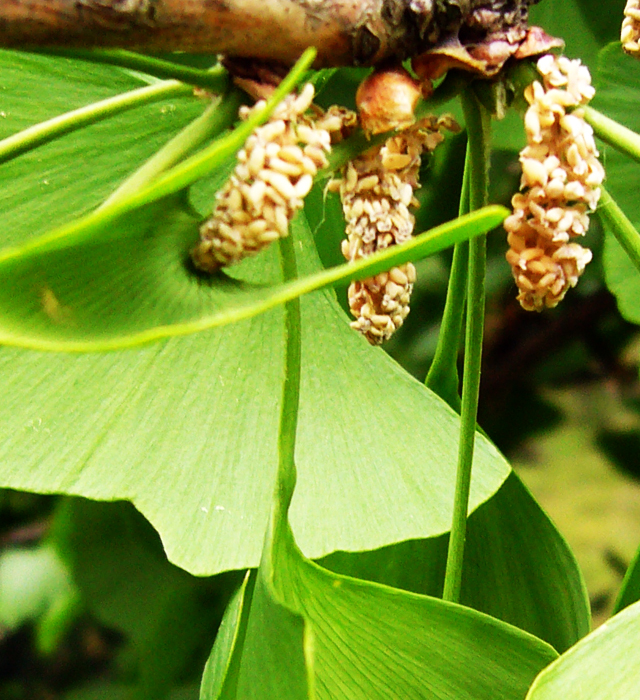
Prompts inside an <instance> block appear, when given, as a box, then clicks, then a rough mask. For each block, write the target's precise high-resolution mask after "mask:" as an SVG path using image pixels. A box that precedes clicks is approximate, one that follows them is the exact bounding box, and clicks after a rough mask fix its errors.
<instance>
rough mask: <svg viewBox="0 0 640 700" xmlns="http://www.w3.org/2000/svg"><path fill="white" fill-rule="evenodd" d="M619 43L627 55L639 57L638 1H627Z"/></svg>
mask: <svg viewBox="0 0 640 700" xmlns="http://www.w3.org/2000/svg"><path fill="white" fill-rule="evenodd" d="M620 41H621V42H622V48H623V49H624V50H625V51H626V52H627V53H628V54H630V55H632V56H640V0H627V6H626V7H625V8H624V20H623V21H622V29H621V30H620Z"/></svg>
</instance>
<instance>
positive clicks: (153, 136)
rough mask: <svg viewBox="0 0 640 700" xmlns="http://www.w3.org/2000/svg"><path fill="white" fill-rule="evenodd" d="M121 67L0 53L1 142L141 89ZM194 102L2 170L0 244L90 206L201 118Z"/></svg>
mask: <svg viewBox="0 0 640 700" xmlns="http://www.w3.org/2000/svg"><path fill="white" fill-rule="evenodd" d="M142 85H145V83H144V82H143V81H142V80H141V79H140V78H139V77H134V76H132V75H130V74H128V73H127V72H126V71H123V70H122V69H119V68H115V67H111V66H100V65H89V64H87V63H85V62H83V61H73V60H69V59H63V58H55V59H54V58H50V57H46V56H37V55H32V54H25V53H19V52H12V51H0V86H1V88H2V110H1V112H0V138H5V137H7V136H10V135H12V134H15V133H17V132H18V131H21V130H22V129H25V128H27V127H30V126H32V125H34V124H37V123H39V122H41V121H44V120H46V119H50V118H52V117H55V116H58V115H59V114H62V113H64V112H67V111H69V110H70V109H74V108H76V107H81V106H84V105H88V104H91V103H92V102H94V101H96V100H101V99H104V98H107V97H111V96H113V95H116V94H118V93H120V92H124V91H127V90H132V89H135V88H139V87H141V86H142ZM204 106H205V104H204V103H202V102H201V101H200V100H196V99H194V98H193V97H182V98H173V99H171V100H163V101H160V102H157V103H155V104H151V105H146V106H144V107H140V108H138V109H135V110H132V111H129V112H127V113H123V114H119V115H118V116H116V117H112V118H111V119H109V120H107V121H103V122H100V123H98V124H94V125H92V126H88V127H85V128H83V129H81V130H79V131H75V132H73V133H70V134H67V135H66V136H64V137H62V138H59V139H57V140H56V141H53V142H51V143H48V144H46V145H44V146H41V147H40V148H38V149H36V150H33V151H30V152H29V153H26V154H24V155H22V156H20V157H19V158H16V159H15V160H13V161H11V162H9V163H4V164H3V165H2V166H0V211H2V218H1V224H2V227H1V229H0V243H1V244H2V246H3V247H4V246H12V245H17V244H20V243H24V242H25V241H27V240H29V239H31V238H33V237H34V236H36V235H39V234H41V233H42V232H43V231H46V230H47V229H49V228H51V226H52V225H61V224H63V223H64V222H66V221H69V220H70V219H72V218H75V217H77V216H80V215H81V214H83V213H84V212H88V211H90V210H91V209H93V208H94V207H96V206H97V205H98V204H99V203H100V202H102V200H103V199H104V198H105V197H106V196H107V195H108V194H110V193H111V192H112V191H113V190H114V189H115V187H116V186H117V184H118V183H119V182H120V181H121V180H122V179H123V178H124V177H126V176H127V175H129V174H130V173H131V171H132V170H134V169H135V168H136V167H137V166H138V165H140V164H141V163H142V162H144V161H145V160H147V159H148V158H149V157H150V156H151V155H153V153H154V152H155V151H157V149H158V148H159V147H160V146H161V145H163V144H164V143H165V142H166V141H168V140H169V138H170V137H171V136H173V135H174V134H175V133H176V132H177V131H178V130H179V129H180V128H182V127H183V126H185V125H186V124H188V123H189V122H190V121H191V120H192V119H193V118H194V117H196V116H198V115H199V114H201V113H202V111H203V109H204Z"/></svg>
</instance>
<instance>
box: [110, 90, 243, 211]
mask: <svg viewBox="0 0 640 700" xmlns="http://www.w3.org/2000/svg"><path fill="white" fill-rule="evenodd" d="M242 101H243V93H242V92H241V91H240V90H230V91H229V93H228V94H226V95H225V96H224V97H223V98H222V99H219V100H216V101H215V102H213V103H212V104H210V105H209V106H208V107H207V109H206V110H205V111H204V112H203V113H202V114H201V115H200V116H199V117H198V118H197V119H194V120H193V121H192V122H191V123H190V124H189V125H188V126H186V127H185V128H184V129H183V130H182V131H181V132H180V133H179V134H177V135H176V136H174V138H172V139H171V141H169V143H167V144H165V145H164V146H163V147H162V148H161V149H160V150H159V151H158V152H157V153H155V154H154V155H153V156H152V157H151V158H150V159H149V160H148V161H147V162H146V163H145V164H144V165H143V166H142V167H141V168H139V169H138V170H136V171H135V172H134V173H133V174H132V175H131V176H130V177H128V178H127V179H126V180H125V181H124V182H123V183H122V184H121V185H120V187H118V189H117V190H116V191H115V192H114V193H113V194H112V195H111V196H110V197H109V198H108V199H106V200H105V201H104V203H103V204H102V205H101V208H102V207H109V206H110V205H111V204H114V203H115V202H117V201H118V200H121V199H126V198H127V197H128V196H130V195H133V194H134V193H135V192H137V191H138V190H140V189H141V188H142V187H145V186H146V185H148V184H149V183H151V182H152V180H154V179H155V178H156V177H158V176H159V175H160V174H161V173H163V172H165V171H166V170H168V169H169V168H171V167H173V166H174V165H176V163H179V162H180V161H181V160H182V159H183V158H185V156H187V155H188V154H189V153H191V152H192V151H194V150H195V149H196V148H198V147H199V146H200V145H201V144H202V143H204V141H206V140H208V139H210V138H212V137H214V136H217V135H218V134H220V133H221V132H222V131H224V130H225V129H227V128H228V127H230V126H231V125H232V124H233V122H234V120H235V118H236V116H237V114H238V108H239V107H240V105H241V104H242Z"/></svg>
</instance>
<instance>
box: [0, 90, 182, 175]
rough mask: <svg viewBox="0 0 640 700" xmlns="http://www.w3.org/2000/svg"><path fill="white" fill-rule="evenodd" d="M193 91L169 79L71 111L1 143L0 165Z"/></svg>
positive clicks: (31, 127)
mask: <svg viewBox="0 0 640 700" xmlns="http://www.w3.org/2000/svg"><path fill="white" fill-rule="evenodd" d="M192 92H193V88H192V87H191V86H189V85H185V84H184V83H179V82H177V81H175V80H170V81H166V82H162V83H158V84H156V85H150V86H147V87H142V88H138V89H137V90H131V92H125V93H124V94H122V95H116V96H115V97H109V98H108V99H106V100H101V101H100V102H94V103H93V104H90V105H87V106H86V107H80V108H79V109H74V110H73V111H71V112H67V113H66V114H61V115H59V116H57V117H53V119H48V120H47V121H44V122H41V123H40V124H35V125H34V126H30V127H29V128H28V129H25V130H24V131H20V132H19V133H17V134H13V135H12V136H9V137H7V138H6V139H3V140H2V141H0V163H6V162H7V161H9V160H12V159H13V158H16V157H17V156H19V155H21V154H22V153H26V152H27V151H30V150H32V149H34V148H36V147H38V146H42V145H43V144H45V143H49V141H53V140H54V139H57V138H60V137H61V136H64V135H65V134H68V133H70V132H72V131H76V130H77V129H81V128H82V127H85V126H89V125H90V124H96V123H97V122H100V121H103V120H104V119H109V118H110V117H113V116H115V115H116V114H121V113H122V112H126V111H127V110H130V109H134V108H136V107H141V106H142V105H146V104H149V103H151V102H158V101H159V100H164V99H167V98H170V97H179V96H181V95H189V94H191V93H192Z"/></svg>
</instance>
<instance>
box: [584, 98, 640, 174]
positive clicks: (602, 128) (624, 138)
mask: <svg viewBox="0 0 640 700" xmlns="http://www.w3.org/2000/svg"><path fill="white" fill-rule="evenodd" d="M582 109H583V110H584V118H585V121H586V122H587V123H589V124H591V126H592V127H593V132H594V133H595V135H596V136H598V137H599V138H600V139H602V140H603V141H604V142H605V143H608V144H609V145H610V146H613V148H615V149H616V150H617V151H620V152H621V153H624V154H625V155H627V156H629V157H630V158H633V159H634V160H636V161H638V162H639V163H640V134H636V132H635V131H632V130H631V129H627V127H626V126H622V124H619V123H618V122H617V121H615V120H613V119H610V118H609V117H605V116H604V114H601V113H600V112H598V111H597V110H596V109H593V107H582Z"/></svg>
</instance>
